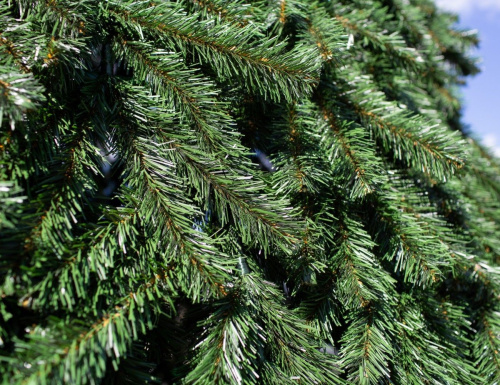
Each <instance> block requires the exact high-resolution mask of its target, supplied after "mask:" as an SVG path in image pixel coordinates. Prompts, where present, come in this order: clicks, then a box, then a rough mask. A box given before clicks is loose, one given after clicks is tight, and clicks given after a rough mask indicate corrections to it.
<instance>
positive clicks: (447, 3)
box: [436, 0, 500, 14]
mask: <svg viewBox="0 0 500 385" xmlns="http://www.w3.org/2000/svg"><path fill="white" fill-rule="evenodd" d="M436 3H437V5H438V6H440V7H441V8H443V9H446V10H448V11H453V12H459V13H462V14H463V13H468V12H471V11H473V10H475V9H479V10H489V11H500V0H436Z"/></svg>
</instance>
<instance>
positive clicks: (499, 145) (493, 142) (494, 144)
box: [482, 134, 500, 158]
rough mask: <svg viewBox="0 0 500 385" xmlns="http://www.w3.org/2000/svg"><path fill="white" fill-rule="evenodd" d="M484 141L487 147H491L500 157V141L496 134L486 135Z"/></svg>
mask: <svg viewBox="0 0 500 385" xmlns="http://www.w3.org/2000/svg"><path fill="white" fill-rule="evenodd" d="M482 142H483V144H484V145H485V146H486V147H489V148H491V151H493V153H494V154H495V155H496V156H497V157H499V158H500V141H499V140H498V138H497V137H496V136H495V135H491V134H490V135H486V136H485V137H484V138H483V140H482Z"/></svg>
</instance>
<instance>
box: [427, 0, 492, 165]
mask: <svg viewBox="0 0 500 385" xmlns="http://www.w3.org/2000/svg"><path fill="white" fill-rule="evenodd" d="M436 2H437V4H438V5H439V6H441V8H443V9H447V10H450V11H453V12H455V13H458V14H459V15H460V22H459V26H460V27H465V28H470V29H477V30H478V31H479V37H480V39H481V43H480V46H479V49H478V51H477V52H475V53H474V54H475V55H476V56H480V57H481V58H482V62H481V64H480V67H481V70H482V72H481V73H480V74H479V75H476V76H475V77H473V78H470V79H468V81H467V86H466V87H464V88H463V89H462V94H463V98H462V100H463V106H464V116H463V121H464V122H465V123H467V124H469V125H470V127H471V130H472V132H474V133H476V134H477V137H479V138H481V139H482V142H483V143H484V144H485V145H487V146H489V147H491V148H493V149H494V151H495V153H496V154H497V156H499V157H500V118H499V117H500V0H436Z"/></svg>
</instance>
